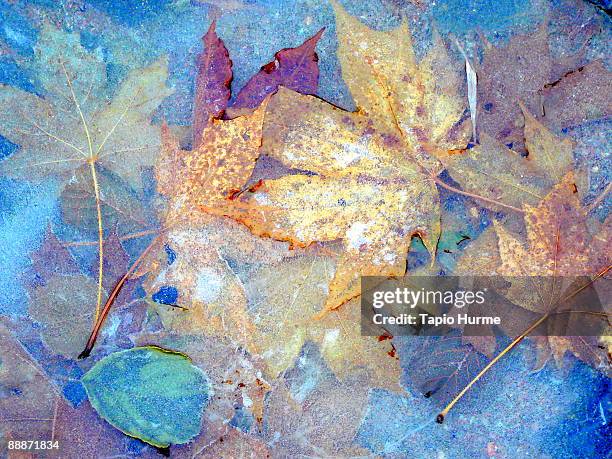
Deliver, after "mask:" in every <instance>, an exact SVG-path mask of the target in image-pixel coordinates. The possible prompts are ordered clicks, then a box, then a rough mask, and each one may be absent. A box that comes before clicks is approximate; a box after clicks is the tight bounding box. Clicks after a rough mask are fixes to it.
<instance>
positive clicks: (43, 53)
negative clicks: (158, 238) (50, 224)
mask: <svg viewBox="0 0 612 459" xmlns="http://www.w3.org/2000/svg"><path fill="white" fill-rule="evenodd" d="M66 43H71V45H68V46H67V45H66ZM34 62H35V65H36V66H37V67H38V68H40V69H43V70H44V71H43V75H44V77H43V81H42V84H43V87H44V89H45V97H44V98H43V97H39V96H37V95H34V94H31V93H28V92H25V91H22V90H20V89H16V88H14V87H10V86H4V85H0V134H2V135H3V136H5V137H6V138H8V139H9V140H10V141H11V142H13V143H15V144H17V145H19V146H20V149H19V150H18V151H17V152H16V153H14V154H13V155H11V156H10V157H9V158H7V159H6V160H4V161H3V162H2V164H1V171H2V173H4V174H7V175H9V176H12V177H17V178H22V179H26V180H35V181H40V180H44V179H45V178H46V177H49V176H60V177H61V178H62V179H63V182H62V185H64V186H65V185H66V182H67V181H70V180H72V181H73V182H74V183H75V184H76V185H75V186H76V189H78V190H79V192H76V193H75V192H68V193H66V194H64V195H63V196H62V199H63V207H64V208H65V209H66V208H68V209H74V210H75V211H76V213H77V214H78V215H73V216H72V218H71V220H72V221H76V220H81V219H90V218H92V217H91V206H90V205H88V206H85V207H81V206H80V205H79V204H78V203H77V202H75V200H76V201H79V200H82V199H83V186H85V185H84V182H83V174H85V173H88V174H89V175H90V176H91V178H90V185H91V190H90V192H89V193H90V194H93V192H94V190H93V182H94V177H93V176H94V174H95V173H97V172H99V175H101V176H103V175H104V171H105V170H107V171H112V172H114V173H115V174H116V175H117V176H118V177H120V178H121V179H122V180H124V181H125V182H127V185H124V188H128V189H132V190H135V191H136V192H139V191H141V190H142V187H143V185H142V178H141V174H142V172H143V170H144V168H145V167H147V166H152V165H153V162H154V157H155V154H156V153H157V150H158V144H159V128H158V127H156V126H152V125H151V124H150V121H151V116H152V114H153V112H154V111H155V110H156V109H157V107H158V106H159V105H160V104H161V102H162V101H163V99H164V98H165V97H166V96H168V95H169V94H171V90H169V89H168V88H166V86H165V81H166V78H167V75H168V69H167V67H168V66H167V62H166V60H165V59H163V58H162V59H160V60H158V61H157V62H154V63H153V64H151V65H150V66H149V67H147V68H145V69H140V70H134V71H132V72H130V73H129V74H128V76H127V78H126V79H125V80H124V81H123V82H122V83H121V84H120V86H119V88H118V89H117V91H116V92H115V93H114V94H113V96H112V100H109V98H110V94H109V92H110V90H109V82H108V81H107V76H106V71H105V63H104V62H103V61H102V60H101V59H100V58H99V57H97V56H96V55H95V54H92V53H89V52H88V51H87V50H85V48H83V47H82V46H81V45H80V43H79V35H78V34H67V33H65V32H62V31H60V30H57V29H55V28H54V27H52V26H51V25H48V24H47V25H45V26H44V27H43V29H42V30H41V36H40V38H39V41H38V44H37V45H36V49H35V57H34ZM96 175H97V174H96ZM79 183H80V184H81V185H82V186H81V187H80V188H79V185H78V184H79ZM109 186H110V187H113V185H112V184H110V185H109ZM73 188H74V187H73ZM73 191H76V190H74V189H73ZM104 191H106V192H107V193H109V194H110V193H112V191H111V189H108V190H102V192H104ZM123 197H125V193H124V195H123ZM88 199H90V198H89V197H88ZM108 199H110V198H108ZM86 201H87V199H86ZM112 204H114V205H115V207H116V206H117V205H119V204H121V210H122V212H124V213H128V214H129V213H131V212H132V211H133V210H134V209H133V207H134V206H130V205H129V204H127V203H123V202H121V203H119V202H113V203H112ZM124 206H125V208H124ZM81 214H82V215H81ZM77 217H79V218H77ZM94 217H95V218H97V216H94ZM105 226H106V225H105ZM107 228H108V226H107Z"/></svg>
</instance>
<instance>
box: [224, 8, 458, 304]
mask: <svg viewBox="0 0 612 459" xmlns="http://www.w3.org/2000/svg"><path fill="white" fill-rule="evenodd" d="M334 7H335V9H336V17H337V28H338V37H339V40H340V47H339V51H338V56H339V59H340V62H341V65H342V70H343V77H344V80H345V81H346V83H347V85H348V87H349V89H350V91H351V93H352V95H353V98H354V99H355V102H356V104H357V106H358V111H357V112H353V113H351V112H346V111H344V110H341V109H339V108H337V107H334V106H333V105H331V104H328V103H327V102H325V101H322V100H320V99H318V98H315V97H312V96H305V95H301V94H298V93H296V92H294V91H291V90H289V89H285V88H282V87H281V88H279V90H278V92H277V93H276V95H275V96H273V97H272V99H271V101H270V104H269V106H268V113H267V115H266V122H265V127H264V138H263V144H262V152H263V153H265V154H267V155H268V156H269V157H271V158H274V159H275V160H278V161H280V162H282V163H283V164H285V165H286V166H288V167H290V168H293V169H297V170H302V171H305V172H307V173H301V174H293V175H286V176H283V177H281V178H278V179H274V180H265V181H264V182H263V185H262V186H261V187H259V188H258V189H257V190H256V191H255V193H244V194H243V195H241V196H240V197H239V198H238V199H237V200H236V201H235V202H234V206H233V207H229V208H228V209H224V210H222V211H221V212H220V213H222V214H224V215H229V216H231V217H232V218H235V219H237V220H239V221H240V222H242V223H244V224H245V225H247V226H248V227H249V228H250V229H251V231H252V232H254V233H255V234H258V235H260V236H270V237H272V238H275V239H278V240H284V241H289V242H290V243H291V244H292V245H294V246H307V245H309V244H311V243H313V242H316V241H319V242H325V241H334V240H342V241H343V243H344V248H343V251H342V253H341V255H340V261H339V263H338V266H337V271H336V274H335V276H334V279H333V280H332V282H331V284H330V294H329V297H328V300H327V302H326V304H325V306H324V311H330V310H333V309H336V308H338V307H339V306H340V305H342V304H343V303H345V302H347V301H348V300H350V299H351V298H353V297H355V296H357V295H358V294H359V283H358V280H359V277H360V276H362V275H381V276H393V275H403V274H404V272H405V266H406V265H405V258H406V253H407V252H408V248H409V245H410V240H411V237H412V236H413V235H415V234H419V235H420V236H421V237H422V238H423V241H424V243H425V246H426V247H427V248H428V249H429V250H430V251H432V252H433V251H434V250H435V246H436V242H437V240H438V237H439V234H440V210H439V197H438V191H437V188H436V185H435V183H434V181H435V177H436V176H437V174H438V173H439V172H440V170H441V165H440V164H439V162H438V161H437V160H436V159H435V158H434V157H433V156H431V155H430V154H433V155H440V156H443V155H445V154H446V151H447V150H449V149H454V148H456V147H457V144H460V143H461V142H465V139H466V137H465V136H466V135H467V133H466V132H465V131H467V129H463V128H456V126H455V124H456V123H457V122H458V120H459V119H460V118H461V115H462V114H463V102H462V100H461V98H460V97H459V96H458V94H457V93H456V92H455V91H456V88H452V85H449V84H444V83H443V82H442V78H440V79H437V76H439V75H438V74H437V73H436V72H435V71H434V67H435V66H434V63H436V64H438V63H440V62H441V61H444V59H446V60H448V56H446V51H445V49H444V47H443V44H442V43H441V42H438V43H437V44H436V46H435V47H434V49H433V50H432V52H430V54H429V55H428V56H427V57H426V58H425V59H424V60H423V61H422V62H421V63H419V64H417V63H416V60H415V57H414V53H413V50H412V45H411V43H410V35H409V32H408V29H407V26H406V24H405V23H404V24H403V25H402V26H401V27H399V28H398V29H395V30H392V31H389V32H377V31H373V30H371V29H369V28H368V27H366V26H365V25H363V24H361V23H360V22H359V21H358V20H357V19H355V18H352V17H350V16H349V15H348V14H347V13H346V12H345V11H344V10H343V9H342V8H341V7H340V6H339V5H338V4H336V3H334ZM448 73H449V71H448V69H445V71H444V73H443V75H444V76H447V74H448ZM463 124H465V123H463ZM464 127H465V126H464ZM455 128H456V129H455Z"/></svg>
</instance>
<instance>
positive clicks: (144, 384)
mask: <svg viewBox="0 0 612 459" xmlns="http://www.w3.org/2000/svg"><path fill="white" fill-rule="evenodd" d="M82 382H83V385H84V386H85V389H86V391H87V395H88V396H89V401H90V402H91V404H92V405H93V407H94V408H95V410H96V411H97V412H98V414H100V416H102V417H103V418H104V419H106V420H107V421H108V422H109V423H110V424H112V425H113V426H114V427H116V428H117V429H119V430H121V431H122V432H123V433H125V434H127V435H130V436H132V437H136V438H139V439H141V440H143V441H145V442H147V443H150V444H151V445H153V446H156V447H158V448H166V447H168V446H169V445H171V444H180V443H187V442H189V441H190V440H191V439H192V438H193V437H195V436H196V435H197V434H198V433H199V432H200V429H201V426H200V424H201V420H202V413H203V411H204V408H205V407H206V405H207V403H208V401H209V399H210V396H211V391H212V389H211V385H210V382H209V380H208V378H207V377H206V375H205V374H204V372H203V371H202V370H201V369H199V368H198V367H196V366H194V365H192V363H191V359H189V357H187V356H186V355H184V354H181V353H179V352H174V351H169V350H166V349H162V348H159V347H156V346H146V347H136V348H133V349H129V350H127V351H121V352H116V353H114V354H111V355H109V356H108V357H105V358H104V359H102V360H100V361H99V362H98V363H97V364H96V365H95V366H94V367H93V368H92V369H91V370H90V371H89V372H87V373H86V374H85V376H84V377H83V379H82Z"/></svg>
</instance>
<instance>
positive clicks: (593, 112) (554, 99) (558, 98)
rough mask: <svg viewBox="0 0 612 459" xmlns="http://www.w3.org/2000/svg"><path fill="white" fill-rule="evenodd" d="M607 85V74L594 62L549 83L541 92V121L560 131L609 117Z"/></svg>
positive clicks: (611, 92)
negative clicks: (542, 110)
mask: <svg viewBox="0 0 612 459" xmlns="http://www.w3.org/2000/svg"><path fill="white" fill-rule="evenodd" d="M610 81H611V80H610V71H609V70H608V69H607V68H606V67H605V65H604V63H603V62H602V61H600V60H598V61H594V62H591V63H589V64H587V65H585V66H583V67H578V68H577V69H575V70H573V71H570V72H568V73H567V74H565V75H564V76H563V77H561V78H560V79H559V80H556V81H555V82H551V83H550V84H548V85H546V87H544V89H543V90H542V98H543V107H544V113H545V117H544V120H545V121H546V123H547V124H548V125H550V126H553V127H554V128H555V129H557V130H561V129H565V128H569V127H573V126H576V125H579V124H582V123H585V122H587V121H590V120H596V119H602V118H606V117H609V116H610V107H612V100H611V99H610V98H611V97H612V96H611V94H612V88H611V87H610V85H611V83H610ZM606 88H607V89H606Z"/></svg>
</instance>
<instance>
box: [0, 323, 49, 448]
mask: <svg viewBox="0 0 612 459" xmlns="http://www.w3.org/2000/svg"><path fill="white" fill-rule="evenodd" d="M0 347H1V348H2V365H1V366H0V413H1V414H0V426H1V428H0V439H2V447H0V454H2V455H3V456H5V457H9V454H10V452H9V451H8V450H7V449H5V448H7V445H8V441H9V440H20V439H21V438H22V435H23V432H28V434H31V435H37V436H40V438H52V436H51V431H52V426H53V422H54V408H55V404H56V402H57V401H58V399H61V395H60V394H59V393H58V392H57V389H56V388H55V386H54V385H53V383H52V382H51V381H50V380H49V379H48V378H47V376H46V375H45V373H44V371H43V370H42V369H41V368H40V367H39V366H38V364H37V363H36V362H35V361H33V360H32V358H31V357H30V355H29V354H28V353H27V351H26V350H25V349H24V348H23V347H22V346H21V344H20V343H19V342H18V341H17V340H16V339H15V338H13V336H12V335H11V330H10V329H9V328H8V327H7V326H6V325H5V323H4V320H2V321H0Z"/></svg>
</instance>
